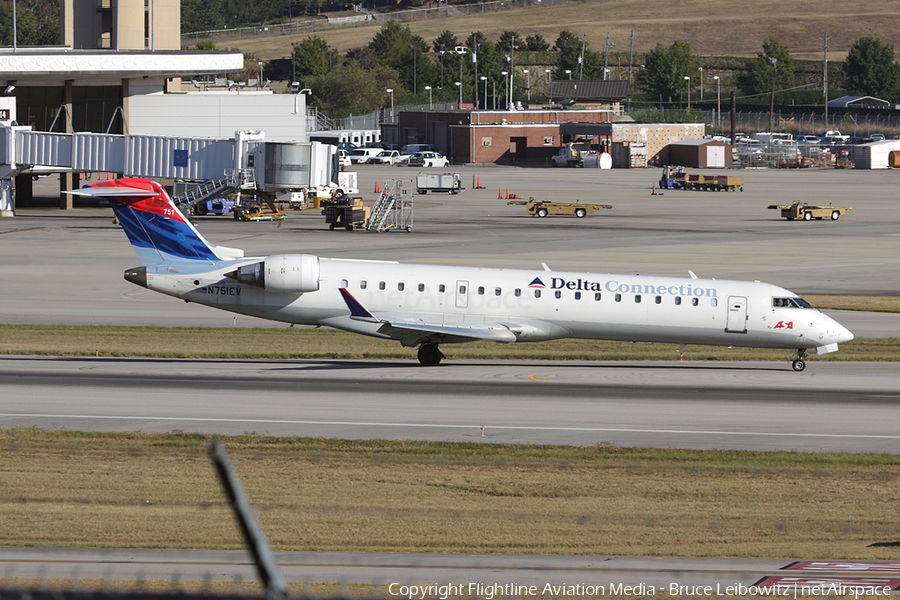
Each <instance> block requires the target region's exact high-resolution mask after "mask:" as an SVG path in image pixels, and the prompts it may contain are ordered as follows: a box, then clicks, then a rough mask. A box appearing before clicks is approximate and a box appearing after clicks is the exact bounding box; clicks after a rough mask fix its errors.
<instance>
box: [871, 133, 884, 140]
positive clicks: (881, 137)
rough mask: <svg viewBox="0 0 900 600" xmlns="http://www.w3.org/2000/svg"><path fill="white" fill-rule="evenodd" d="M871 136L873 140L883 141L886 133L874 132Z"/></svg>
mask: <svg viewBox="0 0 900 600" xmlns="http://www.w3.org/2000/svg"><path fill="white" fill-rule="evenodd" d="M869 137H870V138H872V141H873V142H881V141H883V140H884V134H881V133H873V134H872V135H870V136H869Z"/></svg>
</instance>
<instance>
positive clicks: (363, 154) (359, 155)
mask: <svg viewBox="0 0 900 600" xmlns="http://www.w3.org/2000/svg"><path fill="white" fill-rule="evenodd" d="M379 152H382V150H381V148H354V149H353V150H350V151H349V152H348V155H349V156H350V162H351V163H353V164H354V165H356V164H360V163H367V162H368V161H369V159H370V158H372V157H374V156H378V153H379Z"/></svg>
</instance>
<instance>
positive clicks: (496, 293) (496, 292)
mask: <svg viewBox="0 0 900 600" xmlns="http://www.w3.org/2000/svg"><path fill="white" fill-rule="evenodd" d="M494 295H495V296H499V295H500V288H494Z"/></svg>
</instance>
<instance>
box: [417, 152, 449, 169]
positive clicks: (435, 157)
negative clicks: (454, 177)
mask: <svg viewBox="0 0 900 600" xmlns="http://www.w3.org/2000/svg"><path fill="white" fill-rule="evenodd" d="M408 164H409V166H410V167H438V168H444V167H446V166H447V165H449V164H450V161H449V160H447V157H446V156H443V155H441V154H438V153H437V152H416V153H415V154H413V155H412V156H411V157H410V159H409V163H408Z"/></svg>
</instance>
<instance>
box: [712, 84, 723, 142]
mask: <svg viewBox="0 0 900 600" xmlns="http://www.w3.org/2000/svg"><path fill="white" fill-rule="evenodd" d="M713 79H715V80H716V130H721V129H722V128H721V127H720V123H719V120H720V119H721V118H722V93H721V89H720V88H719V76H718V75H713Z"/></svg>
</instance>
